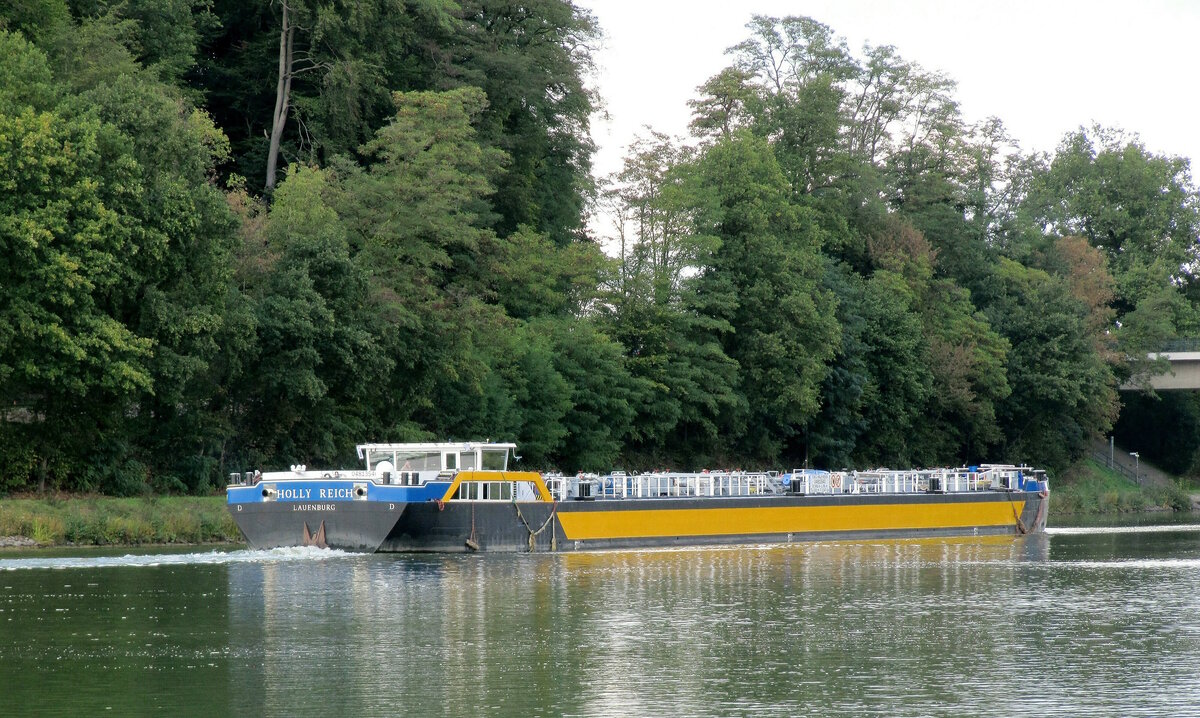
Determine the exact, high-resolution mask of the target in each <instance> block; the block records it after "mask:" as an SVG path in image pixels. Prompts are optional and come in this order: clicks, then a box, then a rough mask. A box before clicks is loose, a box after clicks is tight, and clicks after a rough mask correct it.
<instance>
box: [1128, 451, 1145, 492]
mask: <svg viewBox="0 0 1200 718" xmlns="http://www.w3.org/2000/svg"><path fill="white" fill-rule="evenodd" d="M1129 455H1130V456H1132V457H1133V480H1134V481H1136V482H1137V484H1138V486H1141V485H1142V473H1141V471H1140V468H1141V454H1139V453H1138V452H1136V451H1131V452H1129Z"/></svg>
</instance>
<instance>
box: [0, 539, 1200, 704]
mask: <svg viewBox="0 0 1200 718" xmlns="http://www.w3.org/2000/svg"><path fill="white" fill-rule="evenodd" d="M100 714H108V715H141V714H165V715H172V716H184V715H274V716H307V715H312V716H329V715H339V716H360V715H361V716H376V715H378V716H385V715H413V716H455V717H458V716H520V717H522V718H526V717H531V716H967V715H970V716H1005V717H1006V718H1007V717H1008V716H1014V715H1022V714H1024V715H1061V716H1189V715H1191V716H1200V526H1198V525H1175V526H1165V527H1164V526H1157V527H1156V526H1148V527H1129V528H1079V529H1051V532H1050V533H1048V534H1047V535H1042V536H1033V537H1026V538H1019V539H1014V538H988V539H952V540H928V541H926V540H921V541H864V542H830V543H817V544H798V545H791V546H752V547H739V548H710V549H688V550H659V551H637V552H605V553H592V554H572V555H512V556H499V555H491V556H476V555H470V556H414V555H378V556H362V555H350V554H342V553H339V552H331V551H323V550H318V549H291V550H279V551H265V552H264V551H248V550H232V551H216V552H214V551H207V550H205V551H199V552H197V551H194V550H193V551H192V552H189V553H167V554H164V553H157V554H141V555H128V554H127V553H121V554H120V555H102V554H99V553H90V554H86V555H80V552H78V551H77V552H76V553H75V555H73V556H64V555H55V554H50V553H45V552H26V553H19V554H18V553H12V552H7V553H0V715H5V716H10V715H18V716H20V715H39V716H42V715H46V716H52V715H62V716H77V715H100Z"/></svg>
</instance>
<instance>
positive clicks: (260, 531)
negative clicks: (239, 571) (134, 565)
mask: <svg viewBox="0 0 1200 718" xmlns="http://www.w3.org/2000/svg"><path fill="white" fill-rule="evenodd" d="M1048 500H1049V499H1048V496H1047V494H1046V493H1045V492H1035V491H976V492H965V493H947V494H932V493H929V494H927V493H907V494H834V495H819V496H796V495H771V496H761V497H753V496H751V497H729V498H712V497H705V498H688V497H680V498H653V499H621V500H596V501H586V500H584V501H580V500H572V501H561V502H546V501H529V502H524V501H521V502H510V501H421V502H408V503H402V502H386V501H360V502H345V503H337V504H326V505H324V506H321V505H318V506H316V507H312V506H308V507H305V506H303V505H301V504H292V503H289V502H283V501H280V502H270V503H261V504H239V505H237V506H234V505H231V506H230V511H231V513H232V514H233V516H234V519H235V520H236V521H237V523H238V525H239V526H240V527H241V528H242V531H243V533H244V534H245V536H246V539H247V541H248V542H249V543H250V544H251V546H253V547H255V548H274V547H278V546H296V545H304V544H305V543H309V544H313V545H318V544H316V543H314V542H313V541H312V537H313V536H314V535H315V534H316V532H317V531H318V527H320V526H324V531H323V538H324V541H323V545H327V546H329V547H331V548H341V549H346V550H352V551H383V552H474V551H481V552H528V551H539V552H540V551H587V550H601V549H631V548H645V547H663V546H695V545H719V544H738V543H789V542H797V541H814V540H843V539H876V538H915V537H939V536H946V537H949V536H971V535H1004V534H1010V535H1020V534H1024V533H1035V532H1039V531H1042V530H1044V529H1045V522H1046V510H1047V506H1048Z"/></svg>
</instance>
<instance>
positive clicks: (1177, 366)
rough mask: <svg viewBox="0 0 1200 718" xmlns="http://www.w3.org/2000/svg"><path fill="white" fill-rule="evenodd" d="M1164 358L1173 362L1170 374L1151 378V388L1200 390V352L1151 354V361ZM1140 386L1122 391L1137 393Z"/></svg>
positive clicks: (1158, 389)
mask: <svg viewBox="0 0 1200 718" xmlns="http://www.w3.org/2000/svg"><path fill="white" fill-rule="evenodd" d="M1159 357H1162V358H1164V359H1166V360H1167V361H1169V362H1171V372H1170V373H1169V374H1159V375H1157V376H1152V377H1150V386H1151V387H1152V388H1153V389H1154V390H1155V391H1167V390H1171V389H1200V351H1190V352H1163V353H1161V354H1151V355H1150V358H1151V359H1158V358H1159ZM1141 388H1142V387H1140V386H1129V385H1126V386H1122V387H1121V390H1122V391H1136V390H1138V389H1141Z"/></svg>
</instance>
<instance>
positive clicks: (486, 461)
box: [481, 449, 508, 471]
mask: <svg viewBox="0 0 1200 718" xmlns="http://www.w3.org/2000/svg"><path fill="white" fill-rule="evenodd" d="M507 464H508V449H504V450H501V451H497V450H495V449H484V450H483V466H482V467H481V468H483V470H484V471H504V470H505V469H506V468H507Z"/></svg>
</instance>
